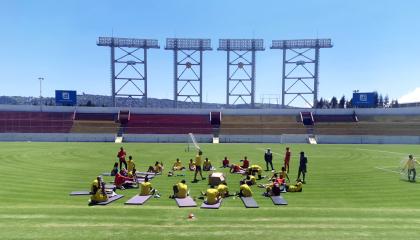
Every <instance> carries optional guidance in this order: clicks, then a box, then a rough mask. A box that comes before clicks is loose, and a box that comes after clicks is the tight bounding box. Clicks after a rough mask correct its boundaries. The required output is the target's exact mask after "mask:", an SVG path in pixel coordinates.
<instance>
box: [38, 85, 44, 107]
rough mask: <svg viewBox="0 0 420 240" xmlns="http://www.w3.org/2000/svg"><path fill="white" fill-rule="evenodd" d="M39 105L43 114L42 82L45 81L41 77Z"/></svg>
mask: <svg viewBox="0 0 420 240" xmlns="http://www.w3.org/2000/svg"><path fill="white" fill-rule="evenodd" d="M38 80H39V105H40V109H41V112H42V81H44V78H43V77H39V78H38Z"/></svg>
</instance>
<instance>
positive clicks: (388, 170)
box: [375, 167, 403, 175]
mask: <svg viewBox="0 0 420 240" xmlns="http://www.w3.org/2000/svg"><path fill="white" fill-rule="evenodd" d="M375 168H376V169H378V170H381V171H384V172H391V173H398V174H400V175H402V174H403V173H402V172H399V171H394V170H390V169H386V168H383V167H375Z"/></svg>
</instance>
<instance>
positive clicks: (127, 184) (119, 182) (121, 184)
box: [114, 168, 137, 190]
mask: <svg viewBox="0 0 420 240" xmlns="http://www.w3.org/2000/svg"><path fill="white" fill-rule="evenodd" d="M124 172H126V171H125V169H124V168H123V169H122V170H121V171H120V172H119V173H117V175H115V179H114V184H115V186H116V187H117V188H118V189H121V190H124V189H125V188H133V187H137V185H136V182H135V180H134V178H130V177H126V176H124Z"/></svg>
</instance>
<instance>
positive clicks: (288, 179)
mask: <svg viewBox="0 0 420 240" xmlns="http://www.w3.org/2000/svg"><path fill="white" fill-rule="evenodd" d="M279 178H282V179H285V180H286V179H287V182H290V178H289V175H288V174H287V172H286V168H285V167H282V168H281V172H279Z"/></svg>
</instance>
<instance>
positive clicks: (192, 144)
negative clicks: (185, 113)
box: [186, 133, 200, 152]
mask: <svg viewBox="0 0 420 240" xmlns="http://www.w3.org/2000/svg"><path fill="white" fill-rule="evenodd" d="M193 148H195V149H196V150H200V146H199V145H198V143H197V140H196V139H195V136H194V134H193V133H188V145H187V149H186V151H188V152H189V151H190V149H193Z"/></svg>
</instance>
